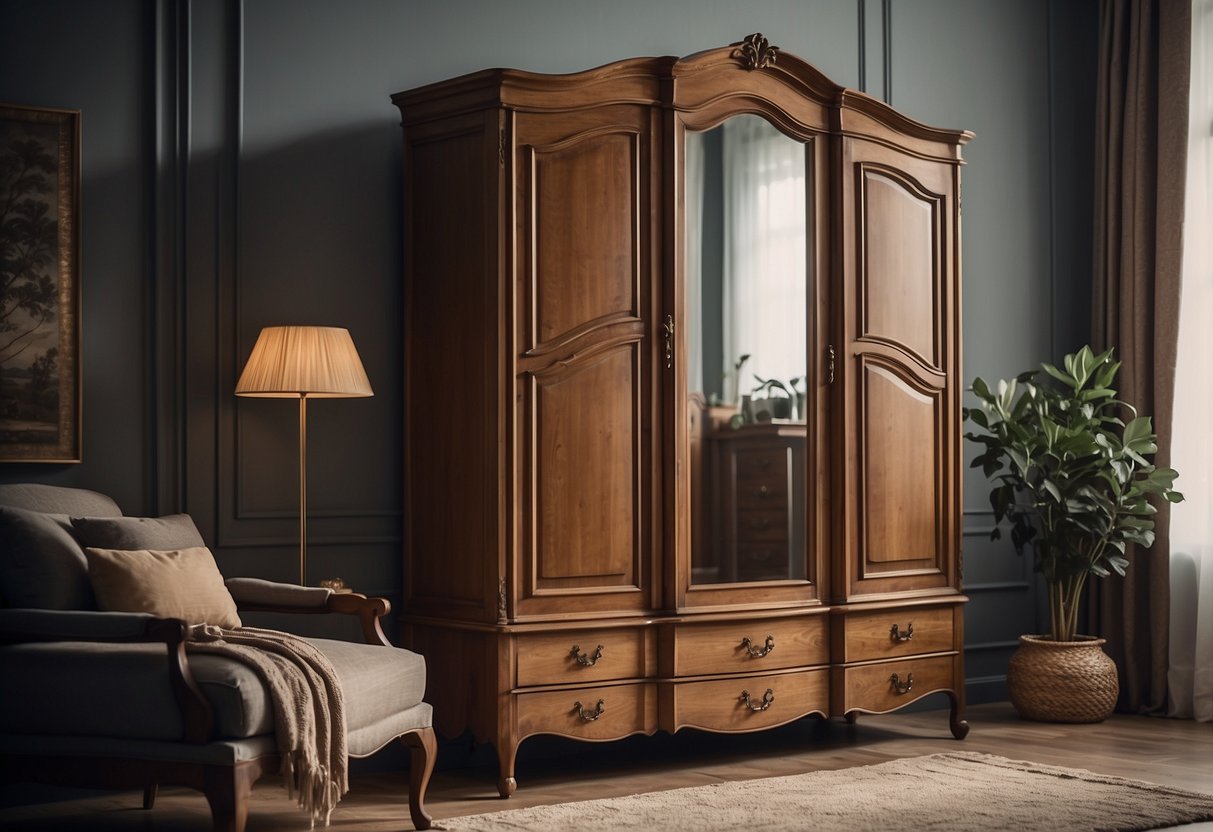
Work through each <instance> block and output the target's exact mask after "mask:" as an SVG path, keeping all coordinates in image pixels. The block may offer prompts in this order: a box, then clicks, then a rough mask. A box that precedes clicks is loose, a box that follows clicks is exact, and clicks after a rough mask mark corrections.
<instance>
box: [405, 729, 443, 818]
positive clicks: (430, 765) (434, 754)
mask: <svg viewBox="0 0 1213 832" xmlns="http://www.w3.org/2000/svg"><path fill="white" fill-rule="evenodd" d="M400 741H401V742H403V743H404V744H405V745H406V746H408V749H409V814H410V815H412V817H413V826H414V827H416V828H417V829H429V828H430V825H431V824H432V823H433V822H434V819H433V818H432V817H430V815H429V813H428V812H426V811H425V791H426V789H428V788H429V785H430V775H431V774H433V772H434V761H435V760H436V759H437V758H438V738H437V737H436V736H434V729H433V728H422V729H421V730H420V731H412V732H411V733H408V734H405V735H404V736H403V737H401V738H400Z"/></svg>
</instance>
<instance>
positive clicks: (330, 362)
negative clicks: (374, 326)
mask: <svg viewBox="0 0 1213 832" xmlns="http://www.w3.org/2000/svg"><path fill="white" fill-rule="evenodd" d="M236 395H237V396H261V397H265V398H283V399H286V398H298V397H300V396H307V397H308V398H317V399H341V398H354V397H358V396H373V395H375V394H374V392H373V391H372V390H371V382H370V380H369V379H368V378H367V377H366V370H364V369H363V368H362V360H361V359H360V358H358V350H356V349H354V340H353V339H352V338H350V333H349V330H347V329H344V328H342V327H335V326H267V327H265V328H264V329H262V330H261V334H260V335H258V336H257V343H256V344H254V345H253V351H252V353H251V354H250V355H249V359H248V363H247V364H245V365H244V372H242V373H241V374H240V380H239V381H237V382H236Z"/></svg>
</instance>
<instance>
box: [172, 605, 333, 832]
mask: <svg viewBox="0 0 1213 832" xmlns="http://www.w3.org/2000/svg"><path fill="white" fill-rule="evenodd" d="M186 650H187V651H189V652H197V653H214V654H217V655H220V656H227V657H228V658H232V659H235V660H236V661H239V662H241V663H243V664H245V665H248V666H249V667H250V668H252V669H253V671H254V672H255V673H256V674H257V676H258V677H260V679H261V681H262V682H263V683H264V684H265V687H266V690H268V691H269V695H270V701H271V703H272V706H273V711H274V733H275V735H276V739H277V742H278V753H279V754H280V756H281V757H282V771H281V773H282V779H283V780H284V782H285V785H286V790H287V794H288V795H289V796H290V797H291V798H297V799H298V801H299V807H300V808H301V809H303V810H304V811H306V812H307V813H308V816H309V817H310V818H311V823H312V826H315V824H316V821H317V820H323V821H324V825H325V826H328V824H329V816H330V815H331V814H332V811H333V809H334V808H335V807H336V806H337V801H339V800H341V797H342V796H343V795H344V794H345V793H346V792H347V791H349V759H348V757H347V756H346V750H345V703H344V700H343V699H342V694H341V683H340V681H339V680H338V679H337V674H336V671H334V670H333V665H332V664H331V663H330V662H329V660H328V659H327V658H326V657H325V656H324V654H323V653H321V652H320V651H319V650H317V649H316V648H315V647H313V646H312V645H311V644H309V643H308V642H307V641H305V640H303V639H301V638H299V637H297V636H292V635H290V634H288V633H283V632H279V631H277V630H262V629H258V628H255V627H241V628H240V629H238V630H224V629H220V628H219V627H214V626H211V625H206V624H199V625H196V626H194V627H191V628H190V636H189V641H188V642H187V643H186Z"/></svg>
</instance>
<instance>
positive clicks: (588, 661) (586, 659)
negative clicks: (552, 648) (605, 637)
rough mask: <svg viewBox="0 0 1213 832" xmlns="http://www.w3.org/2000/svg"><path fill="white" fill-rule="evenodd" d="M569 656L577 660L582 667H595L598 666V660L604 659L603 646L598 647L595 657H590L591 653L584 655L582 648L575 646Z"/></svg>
mask: <svg viewBox="0 0 1213 832" xmlns="http://www.w3.org/2000/svg"><path fill="white" fill-rule="evenodd" d="M569 655H571V656H572V657H573V658H574V659H576V660H577V664H579V665H581V666H582V667H593V666H594V665H596V664H598V660H599V659H601V658H602V645H601V644H600V645H598V649H597V650H595V651H594V653H593V655H590V654H589V653H582V652H581V648H580V647H579V646H578V645H576V644H574V645H573V649H572V651H570V653H569Z"/></svg>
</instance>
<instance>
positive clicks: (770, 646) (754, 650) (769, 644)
mask: <svg viewBox="0 0 1213 832" xmlns="http://www.w3.org/2000/svg"><path fill="white" fill-rule="evenodd" d="M741 646H742V647H744V648H745V651H746V652H747V653H749V654H750V658H751V659H761V658H762V657H763V656H765V655H766V654H767V653H770V652H771V651H772V650H774V649H775V636H773V635H770V634H768V635H767V640H766V643H765V644H763V645H762V647H755V646H754V642H753V641H751V640H750V637H749V636H746V637H745V638H743V639H742V640H741Z"/></svg>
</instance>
